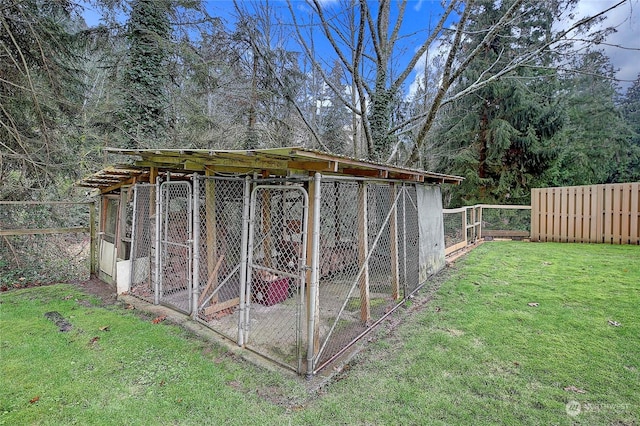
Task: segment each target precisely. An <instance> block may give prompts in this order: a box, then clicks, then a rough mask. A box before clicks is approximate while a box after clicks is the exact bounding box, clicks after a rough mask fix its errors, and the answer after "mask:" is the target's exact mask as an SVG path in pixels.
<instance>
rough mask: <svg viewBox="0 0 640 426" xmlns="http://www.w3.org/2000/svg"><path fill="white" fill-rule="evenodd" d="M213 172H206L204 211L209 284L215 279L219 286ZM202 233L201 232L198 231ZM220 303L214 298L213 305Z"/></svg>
mask: <svg viewBox="0 0 640 426" xmlns="http://www.w3.org/2000/svg"><path fill="white" fill-rule="evenodd" d="M212 175H213V171H212V170H210V169H206V170H205V176H207V179H205V182H204V192H205V193H204V209H205V226H206V247H207V277H208V278H207V282H209V281H211V280H212V279H213V283H212V285H216V286H217V285H218V283H217V281H218V274H217V270H216V264H218V263H219V260H218V228H217V226H218V224H217V222H216V207H217V206H216V182H215V181H214V180H213V179H211V176H212ZM197 232H200V230H197ZM217 301H218V296H217V295H216V296H214V298H213V299H212V300H211V302H212V303H216V302H217Z"/></svg>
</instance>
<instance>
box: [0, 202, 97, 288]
mask: <svg viewBox="0 0 640 426" xmlns="http://www.w3.org/2000/svg"><path fill="white" fill-rule="evenodd" d="M89 208H90V207H89V204H87V203H43V204H32V203H24V204H22V203H20V204H16V203H0V229H2V230H8V233H11V230H19V229H31V230H45V229H48V230H54V231H55V230H56V229H64V228H77V227H86V228H88V227H89ZM54 231H52V232H53V233H51V234H40V235H2V236H0V285H7V286H22V285H27V284H40V283H53V282H69V281H84V280H87V279H89V275H90V267H91V259H90V253H91V235H90V234H89V232H73V233H55V232H54Z"/></svg>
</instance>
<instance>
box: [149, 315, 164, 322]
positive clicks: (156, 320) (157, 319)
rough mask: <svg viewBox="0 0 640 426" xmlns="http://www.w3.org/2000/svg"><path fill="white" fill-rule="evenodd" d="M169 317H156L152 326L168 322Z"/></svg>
mask: <svg viewBox="0 0 640 426" xmlns="http://www.w3.org/2000/svg"><path fill="white" fill-rule="evenodd" d="M166 319H167V316H166V315H160V316H159V317H155V318H154V319H153V320H151V323H152V324H159V323H161V322H162V321H164V320H166Z"/></svg>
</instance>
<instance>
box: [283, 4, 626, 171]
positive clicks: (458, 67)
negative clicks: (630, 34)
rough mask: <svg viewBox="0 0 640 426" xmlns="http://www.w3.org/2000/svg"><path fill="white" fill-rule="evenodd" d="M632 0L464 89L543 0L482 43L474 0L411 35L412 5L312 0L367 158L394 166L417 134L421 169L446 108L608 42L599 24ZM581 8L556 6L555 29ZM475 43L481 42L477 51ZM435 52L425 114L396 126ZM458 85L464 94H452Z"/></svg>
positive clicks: (533, 45)
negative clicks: (347, 84) (435, 75)
mask: <svg viewBox="0 0 640 426" xmlns="http://www.w3.org/2000/svg"><path fill="white" fill-rule="evenodd" d="M630 1H631V0H622V1H620V2H618V3H616V4H614V5H613V6H611V7H609V8H606V9H604V10H602V11H601V12H599V13H596V14H594V15H593V16H587V17H584V18H582V19H579V20H577V21H575V22H574V23H572V24H567V25H565V28H564V29H559V30H555V31H553V33H552V35H551V36H550V37H546V38H540V39H536V40H529V44H528V47H527V49H523V50H521V51H520V53H519V54H518V55H517V56H514V57H511V58H508V60H506V61H505V60H504V58H502V57H501V52H498V57H499V58H500V61H496V62H495V63H493V64H490V65H489V66H488V69H487V72H486V73H480V75H479V76H478V77H477V79H476V80H475V81H467V82H464V87H463V88H460V84H461V82H460V79H461V76H462V75H463V73H464V71H465V70H466V69H467V68H468V67H469V65H470V64H471V63H472V62H473V61H474V60H475V59H476V57H477V56H478V55H479V54H480V53H482V52H483V51H485V50H486V49H490V48H494V47H495V46H496V44H495V40H496V38H497V37H498V34H500V33H501V32H502V31H504V30H505V29H507V28H511V27H515V26H517V25H516V24H517V23H518V22H520V21H521V20H523V19H524V18H525V17H526V15H527V13H528V11H529V10H530V9H531V8H534V7H536V3H537V0H510V1H508V2H504V3H505V5H504V7H503V8H502V10H503V13H502V15H501V16H500V17H499V18H498V19H497V20H496V21H494V22H491V23H490V24H488V25H487V26H486V27H485V28H483V29H481V30H479V31H478V30H477V29H476V30H474V31H476V34H478V32H479V34H480V35H481V36H480V37H478V36H476V37H469V31H470V29H469V26H468V24H469V22H470V20H471V18H472V17H473V14H476V13H482V7H481V5H480V6H478V5H476V3H478V2H476V1H475V0H467V1H464V0H446V1H443V2H442V9H441V11H440V13H439V14H438V15H437V22H436V23H435V24H434V25H432V26H431V27H430V28H429V29H425V30H421V31H420V30H419V31H416V30H413V31H412V32H408V31H407V30H406V28H405V25H403V24H404V18H405V14H406V13H407V7H408V5H409V3H408V0H400V1H398V2H397V3H394V5H392V1H391V0H381V1H379V2H377V3H375V5H376V6H375V7H376V8H377V9H376V10H372V7H374V6H373V4H371V3H369V2H367V1H366V0H343V1H342V2H341V3H340V4H339V6H326V7H325V6H323V4H322V2H321V1H320V0H307V5H308V6H309V7H310V9H311V10H312V11H313V13H314V17H315V18H316V19H317V21H318V26H319V28H320V30H321V31H320V32H321V33H322V35H323V36H324V38H325V40H326V41H327V42H328V43H329V45H330V46H331V48H332V50H333V52H334V53H335V55H336V57H337V58H338V59H339V60H340V62H341V64H342V66H343V68H344V72H345V74H346V75H348V76H349V77H350V80H351V84H352V86H353V87H354V88H355V90H354V91H353V92H354V96H352V97H351V98H348V97H347V96H344V95H343V94H344V89H343V88H342V87H334V85H331V83H330V82H329V81H328V80H329V78H328V77H327V76H326V73H325V81H326V82H327V84H328V85H329V86H330V87H331V88H332V90H334V91H335V92H336V94H337V95H338V96H339V97H340V99H341V100H342V101H343V102H344V104H345V105H346V106H347V107H348V108H349V109H350V110H351V111H352V112H353V114H354V115H356V116H357V117H359V118H360V119H361V120H362V123H363V125H362V131H363V135H364V138H365V140H366V146H367V150H368V153H367V156H368V157H369V158H370V159H374V160H386V161H388V162H391V161H393V160H394V159H395V157H396V155H397V153H398V152H399V151H400V150H399V149H398V144H401V143H405V142H404V139H399V140H398V138H397V136H398V134H400V133H403V132H408V131H412V132H414V133H415V137H414V141H413V146H412V147H411V150H410V154H409V155H408V158H406V160H405V161H404V163H405V165H407V166H415V165H416V164H418V163H419V161H420V152H421V149H422V148H423V147H424V146H425V144H426V143H427V136H428V134H429V131H430V130H431V129H432V127H433V125H434V123H435V121H436V118H437V116H438V112H439V111H440V109H441V107H442V106H444V105H446V104H448V103H450V102H453V101H455V100H456V99H459V98H461V97H463V96H466V95H469V94H471V93H474V92H475V91H477V90H479V89H481V88H482V87H484V86H485V85H487V84H489V83H491V82H492V81H495V80H496V79H500V78H505V77H507V76H509V75H510V74H511V73H513V71H515V70H516V69H518V68H520V67H524V66H532V65H536V64H537V60H538V58H539V57H540V56H541V55H543V54H546V53H548V52H549V51H552V50H555V51H565V52H570V51H572V52H576V51H578V50H581V49H584V48H585V46H587V45H589V44H593V43H598V42H601V41H603V39H604V37H605V36H606V34H607V32H608V30H607V29H599V28H597V27H596V26H595V25H594V24H596V23H598V22H601V20H602V19H604V18H605V17H606V15H607V14H608V13H609V12H611V11H612V10H614V9H616V8H619V7H621V6H622V5H624V4H625V3H630ZM575 3H576V2H575V0H560V1H557V2H555V4H556V7H555V10H556V11H557V15H556V16H554V17H552V18H553V19H554V20H555V22H558V23H559V22H563V20H567V19H568V17H569V16H570V15H571V13H572V11H573V8H574V7H575ZM289 10H290V13H291V17H292V20H293V22H294V25H295V28H296V31H297V36H298V41H299V43H300V45H301V46H302V49H303V51H304V52H305V53H306V54H307V55H308V56H309V58H310V59H311V60H312V61H313V63H314V66H315V67H316V68H318V69H320V70H322V69H323V68H324V64H323V63H322V62H321V60H320V59H318V58H316V57H314V56H313V55H312V50H311V49H310V48H309V36H308V33H307V32H306V31H305V29H306V28H307V27H308V26H309V25H310V24H309V23H308V22H302V21H301V19H300V16H299V14H298V13H296V11H295V10H294V7H293V5H292V3H291V1H289ZM425 21H428V20H427V19H425ZM567 22H568V21H567ZM356 28H357V31H355V32H354V31H353V29H356ZM348 29H352V31H351V32H349V31H348ZM354 34H356V35H355V37H354V36H353V35H354ZM520 35H521V34H511V37H512V40H507V41H505V42H510V43H517V42H518V40H517V39H518V37H519V36H520ZM470 40H474V42H473V43H474V44H471V42H470ZM578 40H580V41H579V42H577V41H578ZM408 42H410V44H411V45H412V46H414V48H413V50H412V51H408V50H406V49H407V43H408ZM574 42H576V43H574ZM403 49H405V50H403ZM572 49H573V50H572ZM428 50H433V51H436V50H439V51H440V52H441V55H443V59H444V61H443V65H442V68H441V70H440V75H439V80H438V81H439V84H438V87H437V90H435V93H434V95H433V97H432V98H431V99H430V102H429V103H428V104H427V105H425V108H424V109H423V110H422V111H421V112H416V113H414V114H413V115H411V116H409V117H404V119H403V120H401V121H397V122H394V121H393V119H392V115H393V114H392V112H393V109H394V108H395V107H396V102H397V100H398V98H402V97H403V96H405V95H406V90H407V85H408V83H409V82H410V78H411V77H412V76H413V72H414V70H415V68H416V65H417V64H418V63H419V61H421V60H422V59H423V57H424V56H425V53H426V52H427V51H428ZM401 57H402V58H403V60H402V61H401V60H400V58H401ZM489 71H490V72H489ZM456 86H457V88H458V90H456V91H455V92H454V91H452V88H453V87H456Z"/></svg>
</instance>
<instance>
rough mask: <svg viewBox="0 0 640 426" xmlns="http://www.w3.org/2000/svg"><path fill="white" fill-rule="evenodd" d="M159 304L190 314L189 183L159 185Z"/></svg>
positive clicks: (190, 223)
mask: <svg viewBox="0 0 640 426" xmlns="http://www.w3.org/2000/svg"><path fill="white" fill-rule="evenodd" d="M160 191H161V192H160V195H161V196H160V214H161V219H162V220H161V224H160V250H161V253H160V268H159V269H160V276H159V282H158V288H159V298H160V302H161V303H164V304H168V305H171V306H173V307H175V308H176V309H178V310H180V311H182V312H186V313H189V312H190V311H191V285H190V283H191V277H192V275H191V259H192V257H191V243H190V242H191V235H192V232H191V226H192V213H191V203H192V198H191V184H190V183H188V182H165V183H163V184H162V185H161V186H160Z"/></svg>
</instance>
